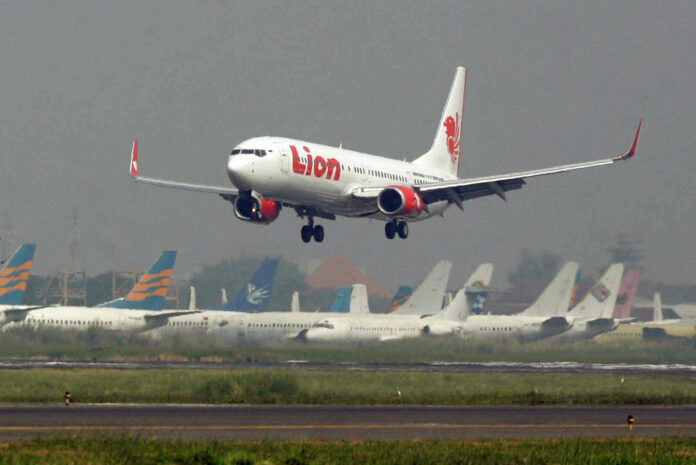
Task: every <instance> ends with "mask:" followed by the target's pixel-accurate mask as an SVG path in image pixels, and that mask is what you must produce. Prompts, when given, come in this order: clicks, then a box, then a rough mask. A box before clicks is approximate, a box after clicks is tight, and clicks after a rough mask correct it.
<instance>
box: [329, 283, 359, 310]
mask: <svg viewBox="0 0 696 465" xmlns="http://www.w3.org/2000/svg"><path fill="white" fill-rule="evenodd" d="M352 292H353V289H352V288H351V287H350V286H341V287H339V288H338V292H336V296H335V297H334V300H333V302H331V306H330V307H329V312H330V313H348V312H349V311H350V295H351V293H352Z"/></svg>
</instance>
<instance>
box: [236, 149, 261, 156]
mask: <svg viewBox="0 0 696 465" xmlns="http://www.w3.org/2000/svg"><path fill="white" fill-rule="evenodd" d="M238 154H243V155H256V156H257V157H265V156H266V151H265V150H259V149H234V150H232V153H231V154H230V155H238Z"/></svg>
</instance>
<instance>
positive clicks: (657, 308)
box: [653, 292, 664, 321]
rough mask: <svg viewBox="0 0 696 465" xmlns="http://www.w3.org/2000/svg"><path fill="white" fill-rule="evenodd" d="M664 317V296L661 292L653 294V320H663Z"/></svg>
mask: <svg viewBox="0 0 696 465" xmlns="http://www.w3.org/2000/svg"><path fill="white" fill-rule="evenodd" d="M662 320H664V317H663V316H662V297H661V296H660V293H659V292H656V293H655V295H653V321H662Z"/></svg>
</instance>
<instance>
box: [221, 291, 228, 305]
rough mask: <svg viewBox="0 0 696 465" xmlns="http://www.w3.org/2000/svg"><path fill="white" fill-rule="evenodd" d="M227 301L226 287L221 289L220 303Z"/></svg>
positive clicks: (223, 303)
mask: <svg viewBox="0 0 696 465" xmlns="http://www.w3.org/2000/svg"><path fill="white" fill-rule="evenodd" d="M226 303H227V289H225V288H224V287H223V288H222V289H220V305H225V304H226Z"/></svg>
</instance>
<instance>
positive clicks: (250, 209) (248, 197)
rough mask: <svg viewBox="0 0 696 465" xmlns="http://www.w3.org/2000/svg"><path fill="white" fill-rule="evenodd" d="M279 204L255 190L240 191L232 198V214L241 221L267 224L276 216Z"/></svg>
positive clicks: (278, 211)
mask: <svg viewBox="0 0 696 465" xmlns="http://www.w3.org/2000/svg"><path fill="white" fill-rule="evenodd" d="M279 213H280V204H279V203H278V202H277V201H275V200H270V199H264V198H263V197H262V196H261V195H260V194H258V193H256V192H253V191H252V192H248V193H240V194H239V195H238V196H237V198H236V199H234V216H236V217H237V218H239V219H240V220H243V221H251V222H252V223H260V224H269V223H271V222H273V221H274V220H275V219H276V218H278V214H279Z"/></svg>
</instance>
